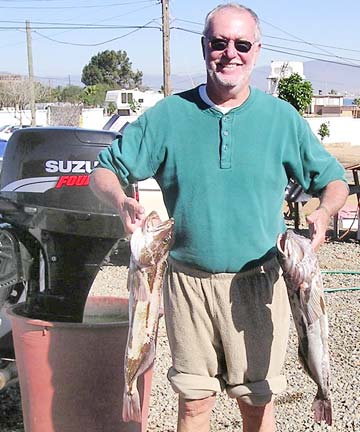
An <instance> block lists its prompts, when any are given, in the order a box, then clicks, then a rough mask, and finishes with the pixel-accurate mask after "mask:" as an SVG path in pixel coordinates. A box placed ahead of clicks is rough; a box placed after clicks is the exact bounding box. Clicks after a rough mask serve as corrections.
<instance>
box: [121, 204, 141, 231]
mask: <svg viewBox="0 0 360 432" xmlns="http://www.w3.org/2000/svg"><path fill="white" fill-rule="evenodd" d="M119 214H120V218H121V220H122V222H123V224H124V229H125V232H126V233H127V234H132V233H133V232H134V231H135V230H136V228H138V227H139V226H141V225H142V221H143V220H144V219H145V209H144V207H143V206H142V205H141V204H140V203H139V202H138V201H136V199H134V198H131V197H126V198H125V199H124V201H123V203H122V205H120V208H119Z"/></svg>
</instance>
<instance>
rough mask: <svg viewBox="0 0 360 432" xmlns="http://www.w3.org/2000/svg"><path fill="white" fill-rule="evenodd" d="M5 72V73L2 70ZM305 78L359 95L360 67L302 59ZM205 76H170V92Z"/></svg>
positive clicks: (62, 81) (256, 78) (258, 77)
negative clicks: (304, 60) (303, 60)
mask: <svg viewBox="0 0 360 432" xmlns="http://www.w3.org/2000/svg"><path fill="white" fill-rule="evenodd" d="M5 73H6V72H5ZM269 73H270V65H269V66H260V67H257V68H255V69H254V71H253V75H252V81H251V83H252V85H254V86H255V87H258V88H259V89H261V90H264V91H266V90H267V79H266V78H267V77H268V75H269ZM304 74H305V78H306V79H307V80H309V81H310V82H311V83H312V85H313V89H314V93H318V92H319V90H322V92H323V94H326V93H328V92H330V90H336V91H337V92H339V93H348V94H352V95H355V96H360V70H359V68H356V67H349V66H342V65H338V64H332V63H324V62H321V61H316V60H312V61H308V62H304ZM37 79H38V80H39V81H40V82H42V83H43V84H50V85H51V86H53V87H55V86H57V85H61V86H66V85H68V84H69V82H70V83H71V84H72V85H79V86H83V84H82V83H81V77H80V75H71V76H67V77H60V76H59V77H52V78H51V79H49V78H43V79H42V78H40V77H38V78H37ZM205 79H206V76H205V73H204V74H203V75H196V76H190V75H171V87H172V88H173V89H174V92H178V91H182V90H185V89H188V88H191V87H194V86H196V85H198V84H200V83H202V82H205ZM143 83H144V85H146V86H148V87H150V88H152V89H154V90H159V89H160V88H161V86H162V84H163V79H162V75H153V74H147V73H144V76H143Z"/></svg>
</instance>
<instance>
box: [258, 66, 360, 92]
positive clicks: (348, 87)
mask: <svg viewBox="0 0 360 432" xmlns="http://www.w3.org/2000/svg"><path fill="white" fill-rule="evenodd" d="M269 73H270V66H262V67H258V68H255V70H254V72H253V80H252V84H253V85H255V86H256V87H258V88H260V89H262V90H266V89H267V80H266V77H267V76H268V75H269ZM304 75H305V78H306V79H307V80H309V81H310V82H311V84H312V86H313V89H314V93H318V92H319V90H322V92H323V94H326V93H328V92H330V90H336V91H337V92H338V93H349V94H355V95H360V70H359V68H354V67H349V66H342V65H338V64H332V63H324V62H320V61H316V60H313V61H308V62H304Z"/></svg>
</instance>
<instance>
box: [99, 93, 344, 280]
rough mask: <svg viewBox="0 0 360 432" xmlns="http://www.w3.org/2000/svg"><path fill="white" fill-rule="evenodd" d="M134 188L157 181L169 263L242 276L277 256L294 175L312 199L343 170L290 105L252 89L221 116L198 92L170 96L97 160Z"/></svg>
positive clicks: (138, 121)
mask: <svg viewBox="0 0 360 432" xmlns="http://www.w3.org/2000/svg"><path fill="white" fill-rule="evenodd" d="M99 161H100V166H101V167H104V168H108V169H110V170H112V171H113V172H115V173H116V174H117V176H118V177H119V179H120V181H121V183H122V184H123V185H124V186H126V185H127V184H129V183H131V182H134V181H139V180H144V179H146V178H149V177H154V178H155V179H156V180H157V181H158V183H159V185H160V187H161V190H162V192H163V196H164V202H165V205H166V208H167V210H168V213H169V215H170V216H173V217H174V218H175V226H176V231H175V244H174V246H173V249H172V251H171V255H172V256H173V257H174V258H175V259H177V260H179V261H182V262H185V263H188V264H190V265H193V266H195V267H198V268H201V269H204V270H207V271H210V272H214V273H215V272H236V271H239V270H242V269H247V268H250V267H252V266H254V265H257V264H259V263H261V262H262V261H263V260H265V259H267V258H268V257H270V256H271V255H272V254H274V252H275V244H276V239H277V236H278V234H279V233H280V232H283V231H284V230H285V224H284V220H283V202H284V191H285V187H286V185H287V182H288V179H289V177H294V178H296V179H297V180H298V182H299V183H300V184H301V185H302V186H303V187H304V189H305V190H306V191H308V192H309V193H311V194H316V193H319V192H321V190H322V189H323V188H324V187H325V186H326V185H327V183H329V182H330V181H332V180H336V179H343V180H344V181H345V174H344V169H343V168H342V166H341V165H340V164H339V163H338V162H337V161H336V159H335V158H334V157H332V156H331V155H330V154H329V153H328V152H327V151H325V150H324V148H323V146H322V144H321V143H320V142H319V140H318V139H317V138H316V137H315V135H314V134H313V133H312V132H311V130H310V128H309V126H308V124H307V122H306V121H305V120H304V119H303V118H302V117H301V116H300V115H299V114H298V113H297V111H296V110H295V109H294V108H293V107H292V106H291V105H289V104H288V103H286V102H284V101H282V100H280V99H277V98H275V97H273V96H270V95H266V94H265V93H263V92H261V91H259V90H257V89H254V88H252V89H251V93H250V96H249V97H248V99H247V100H246V101H245V102H244V103H243V104H242V105H241V106H240V107H237V108H234V109H232V110H231V111H229V112H228V113H226V114H222V113H221V112H219V111H218V110H217V109H216V108H214V107H209V106H208V105H207V104H205V102H203V101H202V99H201V98H200V97H199V92H198V88H195V89H192V90H189V91H187V92H184V93H180V94H177V95H173V96H169V97H167V98H165V99H164V100H162V101H161V102H159V103H157V105H155V106H154V107H153V108H151V109H149V110H147V111H146V112H145V113H144V114H143V115H141V116H140V117H139V118H138V119H137V120H136V121H135V122H133V123H131V124H129V125H128V127H127V128H126V129H125V131H124V134H123V137H122V139H119V140H115V141H114V142H113V143H112V145H111V147H109V148H108V149H106V150H104V151H102V152H101V153H100V155H99Z"/></svg>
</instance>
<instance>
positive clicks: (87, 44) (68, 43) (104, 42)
mask: <svg viewBox="0 0 360 432" xmlns="http://www.w3.org/2000/svg"><path fill="white" fill-rule="evenodd" d="M153 21H154V20H151V21H149V22H148V23H147V24H149V23H151V22H153ZM147 24H144V25H143V26H128V27H125V26H124V27H122V28H134V30H132V31H130V32H128V33H126V34H124V35H121V36H117V37H115V38H112V39H109V40H106V41H103V42H97V43H92V44H90V43H86V44H82V43H75V42H66V41H59V40H56V39H53V38H51V37H49V36H45V35H43V34H41V33H40V32H38V31H34V33H36V34H37V35H39V36H41V37H43V38H44V39H48V40H50V41H52V42H56V43H59V44H63V45H72V46H99V45H104V44H107V43H110V42H113V41H115V40H118V39H122V38H124V37H126V36H129V35H131V34H132V33H135V32H138V31H139V30H142V29H144V28H151V29H158V30H160V29H161V28H160V27H157V26H149V25H147Z"/></svg>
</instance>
